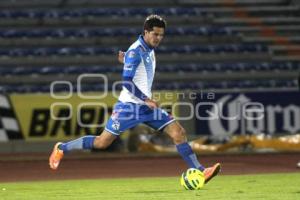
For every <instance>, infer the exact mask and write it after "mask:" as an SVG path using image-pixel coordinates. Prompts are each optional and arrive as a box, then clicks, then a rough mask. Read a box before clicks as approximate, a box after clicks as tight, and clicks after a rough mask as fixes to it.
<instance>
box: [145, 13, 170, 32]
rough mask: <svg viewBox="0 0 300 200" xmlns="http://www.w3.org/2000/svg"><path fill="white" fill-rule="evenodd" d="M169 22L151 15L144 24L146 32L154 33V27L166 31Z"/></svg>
mask: <svg viewBox="0 0 300 200" xmlns="http://www.w3.org/2000/svg"><path fill="white" fill-rule="evenodd" d="M166 25H167V22H166V21H165V20H164V19H163V18H162V17H161V16H159V15H149V16H148V17H147V18H146V20H145V22H144V31H145V30H146V31H152V30H153V27H160V28H164V29H166Z"/></svg>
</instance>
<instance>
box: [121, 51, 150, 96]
mask: <svg viewBox="0 0 300 200" xmlns="http://www.w3.org/2000/svg"><path fill="white" fill-rule="evenodd" d="M141 61H142V59H141V56H140V53H139V51H138V49H132V50H129V51H127V52H126V54H125V59H124V68H123V87H125V88H126V89H127V90H128V91H129V92H130V93H132V94H133V95H134V96H136V97H137V98H139V99H141V100H142V101H145V100H146V99H147V96H146V95H145V94H144V93H143V92H142V91H141V90H140V89H139V88H138V87H137V86H136V84H135V83H134V82H133V77H134V75H135V72H136V69H137V67H138V66H139V64H140V62H141Z"/></svg>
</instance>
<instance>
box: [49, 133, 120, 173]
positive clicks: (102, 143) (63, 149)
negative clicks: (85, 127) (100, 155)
mask: <svg viewBox="0 0 300 200" xmlns="http://www.w3.org/2000/svg"><path fill="white" fill-rule="evenodd" d="M116 137H117V136H116V135H113V134H112V133H110V132H108V131H106V130H104V131H103V132H102V133H101V134H100V135H99V136H91V135H88V136H83V137H80V138H78V139H76V140H72V141H69V142H66V143H61V142H59V143H56V144H55V146H54V148H53V151H52V153H51V155H50V157H49V165H50V168H51V169H57V168H58V165H59V163H60V161H61V159H62V158H63V156H64V155H65V154H66V153H68V152H70V151H74V150H90V149H93V148H97V149H105V148H107V147H108V146H109V145H110V144H111V143H112V142H113V141H114V140H115V139H116Z"/></svg>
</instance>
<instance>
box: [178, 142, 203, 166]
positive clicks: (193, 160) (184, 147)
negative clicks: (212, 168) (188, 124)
mask: <svg viewBox="0 0 300 200" xmlns="http://www.w3.org/2000/svg"><path fill="white" fill-rule="evenodd" d="M176 148H177V151H178V153H179V154H180V155H181V157H182V158H183V160H184V161H185V162H186V163H187V164H188V166H189V167H191V168H196V169H199V170H200V171H204V169H205V167H203V166H202V165H201V164H200V163H199V161H198V159H197V156H196V154H195V153H194V152H193V150H192V148H191V146H190V145H189V144H188V143H187V142H185V143H182V144H178V145H176Z"/></svg>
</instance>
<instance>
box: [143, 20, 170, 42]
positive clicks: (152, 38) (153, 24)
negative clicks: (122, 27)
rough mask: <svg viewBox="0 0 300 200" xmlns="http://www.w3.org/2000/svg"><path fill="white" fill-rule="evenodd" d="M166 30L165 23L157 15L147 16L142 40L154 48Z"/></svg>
mask: <svg viewBox="0 0 300 200" xmlns="http://www.w3.org/2000/svg"><path fill="white" fill-rule="evenodd" d="M165 29H166V21H165V20H164V19H163V18H162V17H160V16H159V15H149V16H148V17H147V18H146V20H145V22H144V32H143V35H144V40H145V42H146V43H147V44H148V45H149V46H151V47H153V48H155V47H157V46H158V45H159V44H160V42H161V40H162V39H163V37H164V34H165Z"/></svg>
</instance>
